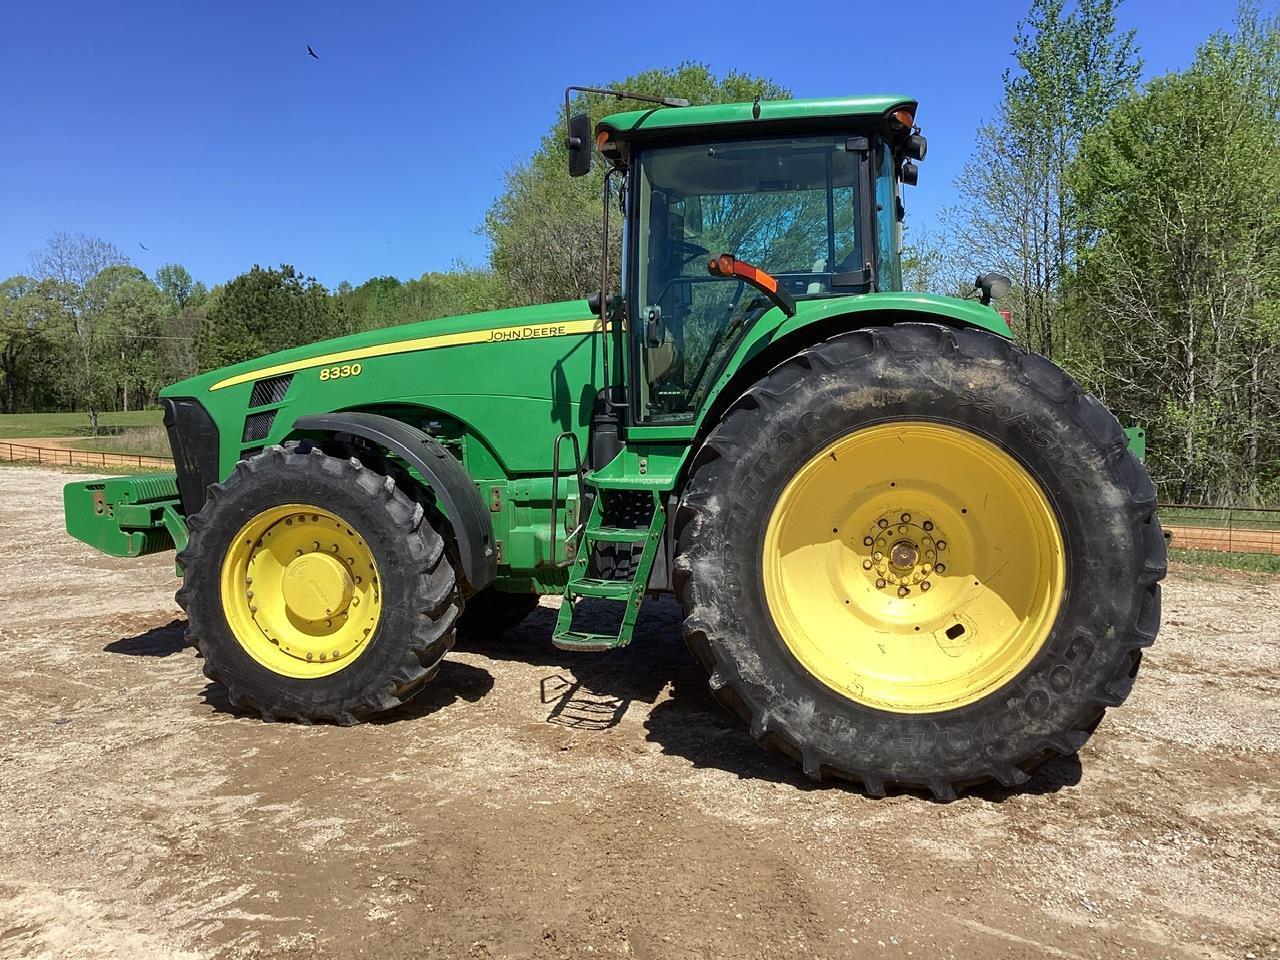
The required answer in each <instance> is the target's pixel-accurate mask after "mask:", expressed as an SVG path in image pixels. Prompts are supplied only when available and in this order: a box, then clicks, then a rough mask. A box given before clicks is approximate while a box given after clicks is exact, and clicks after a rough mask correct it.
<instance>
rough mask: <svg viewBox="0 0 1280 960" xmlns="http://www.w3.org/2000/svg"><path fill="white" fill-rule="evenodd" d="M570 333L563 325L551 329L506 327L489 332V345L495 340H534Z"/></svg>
mask: <svg viewBox="0 0 1280 960" xmlns="http://www.w3.org/2000/svg"><path fill="white" fill-rule="evenodd" d="M566 333H568V331H567V330H566V329H565V325H564V324H563V323H561V324H556V325H555V326H551V327H504V328H503V329H501V330H490V331H489V340H488V342H489V343H492V342H493V341H495V340H532V339H534V338H535V337H563V336H564V335H565V334H566Z"/></svg>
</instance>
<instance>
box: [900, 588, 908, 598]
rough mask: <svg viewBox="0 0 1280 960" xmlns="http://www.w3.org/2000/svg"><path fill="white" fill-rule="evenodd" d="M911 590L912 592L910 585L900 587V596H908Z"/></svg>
mask: <svg viewBox="0 0 1280 960" xmlns="http://www.w3.org/2000/svg"><path fill="white" fill-rule="evenodd" d="M910 592H911V590H910V588H908V587H899V588H898V596H900V597H905V596H906V595H907V594H908V593H910Z"/></svg>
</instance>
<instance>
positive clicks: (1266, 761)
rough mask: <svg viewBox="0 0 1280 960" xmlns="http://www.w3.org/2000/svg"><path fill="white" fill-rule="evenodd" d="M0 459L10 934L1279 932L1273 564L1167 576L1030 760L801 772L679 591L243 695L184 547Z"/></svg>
mask: <svg viewBox="0 0 1280 960" xmlns="http://www.w3.org/2000/svg"><path fill="white" fill-rule="evenodd" d="M67 479H68V477H67V476H66V475H65V474H63V473H56V472H52V471H41V470H36V469H29V468H13V467H9V468H0V560H3V569H4V572H5V575H4V577H3V578H2V579H0V610H2V611H3V616H2V617H0V956H3V957H49V958H58V960H63V958H68V960H73V958H128V960H149V958H158V957H176V958H204V957H216V958H282V960H291V958H303V957H307V958H310V957H324V958H343V960H346V958H355V957H379V958H391V960H394V958H415V960H416V958H424V957H468V958H487V957H534V958H554V957H569V958H575V960H577V958H583V957H588V956H591V957H640V958H645V957H708V958H731V960H734V958H742V960H747V958H751V960H755V958H771V957H806V958H807V957H879V956H889V957H957V958H983V957H1002V958H1003V957H1027V958H1030V957H1037V958H1038V957H1044V956H1050V957H1105V958H1115V957H1143V958H1146V957H1151V958H1157V957H1177V958H1181V957H1233V958H1256V960H1264V958H1268V957H1271V956H1274V955H1276V954H1277V951H1278V950H1280V710H1277V706H1278V704H1280V700H1278V699H1277V696H1278V695H1280V644H1277V642H1276V623H1277V622H1280V592H1277V587H1280V578H1270V579H1268V578H1259V577H1245V576H1234V575H1231V574H1221V573H1212V574H1210V573H1203V572H1199V571H1195V570H1182V571H1176V572H1175V573H1174V574H1173V575H1171V576H1170V578H1169V580H1168V581H1167V592H1166V594H1165V597H1166V602H1165V627H1164V632H1163V634H1162V636H1161V639H1160V641H1159V643H1158V644H1157V645H1156V646H1155V647H1154V648H1153V649H1152V650H1151V651H1150V653H1149V654H1148V657H1147V660H1146V662H1145V664H1144V667H1143V673H1142V675H1141V676H1140V678H1139V682H1138V684H1137V686H1136V688H1135V691H1134V694H1133V696H1132V698H1131V699H1130V701H1129V703H1128V704H1127V705H1126V707H1125V708H1123V709H1121V710H1119V711H1114V712H1113V713H1111V714H1110V715H1109V716H1108V717H1107V719H1106V720H1105V721H1104V722H1103V725H1102V726H1101V727H1100V728H1099V730H1098V732H1097V734H1096V735H1095V736H1094V738H1093V740H1092V741H1090V743H1089V745H1088V746H1087V747H1086V748H1085V749H1084V751H1083V752H1082V754H1081V755H1080V757H1079V759H1078V760H1074V759H1073V760H1070V761H1066V760H1060V761H1055V762H1053V763H1051V764H1049V765H1048V766H1047V767H1045V768H1044V769H1043V770H1042V771H1041V772H1040V774H1039V775H1037V776H1036V778H1035V779H1034V780H1033V781H1032V782H1031V784H1030V789H1026V790H1024V791H1022V792H1020V793H1015V794H1011V795H1010V794H1006V793H1004V792H1001V791H997V790H988V791H986V792H984V793H982V794H980V795H977V796H968V797H965V798H963V799H961V800H959V801H958V802H956V803H952V804H949V805H942V804H936V803H933V802H931V801H928V800H925V799H922V798H920V797H917V796H913V795H898V796H891V797H889V798H887V799H884V800H878V801H877V800H873V799H870V798H868V797H866V796H863V795H862V794H860V793H858V792H856V791H853V790H850V789H846V788H841V787H815V786H813V785H811V784H809V783H808V782H807V781H804V780H803V779H802V778H801V777H800V776H798V775H797V774H796V773H795V772H793V770H792V769H791V767H790V766H788V765H785V764H783V763H780V762H778V761H775V760H774V759H772V758H770V757H769V756H768V755H766V754H765V753H763V752H762V751H761V750H759V748H757V747H756V746H755V744H754V743H752V742H751V740H750V739H749V737H748V736H747V734H746V732H745V731H744V730H742V729H741V728H740V727H739V726H738V725H737V723H736V722H734V721H732V720H731V719H730V718H729V717H728V716H727V715H726V714H725V713H723V712H722V711H721V710H720V709H719V707H717V706H716V704H715V703H714V702H713V701H712V700H711V699H710V697H709V696H708V694H707V693H706V692H705V684H704V679H703V677H702V676H701V675H700V671H699V668H698V667H697V666H696V665H694V664H693V663H692V661H691V660H690V659H689V657H688V655H687V654H686V652H685V650H684V648H683V646H682V644H681V641H680V639H679V634H678V617H677V613H676V609H675V607H674V605H673V604H672V603H671V602H670V601H663V602H653V603H651V604H650V605H649V607H648V608H647V609H646V611H645V614H644V616H643V619H642V625H641V627H640V629H639V630H638V631H637V635H636V639H635V642H634V643H633V645H632V646H631V647H629V648H627V649H626V650H623V651H619V652H616V653H613V654H599V655H587V654H577V655H575V654H566V653H561V652H558V651H556V650H555V649H553V648H552V647H551V645H550V643H549V642H548V635H549V632H550V627H551V619H552V611H551V610H550V609H547V608H544V609H542V610H540V611H539V612H538V613H537V614H535V616H534V617H533V618H531V619H530V620H529V621H528V622H527V623H526V624H525V625H524V626H523V627H521V628H520V629H518V630H516V631H514V632H513V633H512V634H511V635H509V636H508V637H506V638H492V639H487V640H483V641H480V642H473V643H472V644H470V645H469V646H468V647H467V648H466V649H462V650H459V651H457V652H456V653H455V654H453V655H452V656H451V657H450V658H449V661H448V662H447V664H446V666H445V667H444V669H443V671H442V673H441V675H440V677H439V678H438V679H437V681H436V682H435V684H434V685H433V686H432V687H431V688H430V689H429V690H428V691H427V692H426V693H424V694H423V695H422V696H421V697H420V698H419V699H418V700H417V701H415V702H414V703H413V704H412V705H411V708H406V709H404V710H402V711H401V712H399V713H398V714H396V715H393V716H391V717H389V718H387V720H386V721H385V722H380V723H376V724H367V725H365V726H360V727H353V728H347V729H341V728H333V727H311V728H306V727H301V726H296V725H292V724H272V725H268V724H264V723H262V722H260V721H258V720H256V719H251V718H248V717H243V716H237V715H236V714H235V713H233V712H230V711H229V709H228V707H227V704H226V703H225V701H224V699H223V698H222V696H221V694H220V692H219V690H218V689H216V688H213V687H211V686H210V685H208V684H207V683H206V681H205V679H204V677H203V676H202V674H201V673H200V667H199V662H198V661H197V660H196V658H195V657H194V655H193V653H192V651H190V650H189V649H185V648H184V645H183V639H182V626H183V625H182V622H181V620H180V619H179V614H178V609H177V607H176V605H175V604H174V601H173V591H174V587H175V582H174V579H173V567H172V562H171V558H170V557H168V556H160V557H149V558H146V559H144V560H140V561H118V560H111V559H107V558H104V557H101V556H98V555H96V554H94V553H93V552H92V551H91V550H90V549H89V548H87V547H84V546H82V545H79V544H77V543H75V542H74V541H72V540H70V539H69V538H68V537H67V536H66V535H65V534H64V533H63V532H62V526H61V499H60V488H61V485H62V483H63V482H65V481H66V480H67Z"/></svg>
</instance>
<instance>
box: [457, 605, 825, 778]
mask: <svg viewBox="0 0 1280 960" xmlns="http://www.w3.org/2000/svg"><path fill="white" fill-rule="evenodd" d="M606 602H607V601H606ZM608 609H609V608H608V607H604V608H603V611H602V616H603V615H606V614H607V611H608ZM583 614H585V616H586V617H587V618H589V617H590V616H591V614H590V612H588V611H585V610H583V611H582V613H581V614H579V616H582V615H583ZM555 618H556V611H555V609H553V608H551V607H545V606H544V607H539V608H538V609H537V610H535V611H534V612H533V613H532V614H530V615H529V617H528V619H527V620H525V621H524V622H523V623H522V624H520V625H519V626H518V627H515V628H513V629H511V630H509V631H507V633H505V634H500V635H493V636H483V637H477V636H474V635H472V636H467V637H463V638H459V641H458V645H457V648H456V649H457V650H458V651H459V652H461V653H474V654H479V655H481V656H484V657H487V658H489V659H492V660H497V661H507V662H513V663H517V662H518V663H523V664H527V665H529V666H533V667H538V668H545V669H546V671H547V672H546V673H545V674H544V675H543V676H542V677H540V678H539V682H538V689H537V695H538V697H539V700H540V702H541V704H542V705H543V706H544V707H545V708H546V711H547V712H546V721H547V722H548V723H552V724H556V725H559V726H563V727H566V728H568V729H571V730H576V731H582V732H586V733H589V732H601V731H605V730H609V729H611V728H613V727H616V726H618V724H619V723H621V722H622V720H623V718H624V717H625V716H626V715H627V714H628V712H629V711H630V710H631V709H632V707H633V705H636V704H643V705H646V707H644V708H643V709H644V710H645V711H646V712H645V718H644V727H645V731H646V735H647V736H646V739H647V740H649V741H650V742H652V743H656V744H658V745H659V746H660V747H661V749H662V752H663V753H665V754H669V755H672V756H679V757H683V758H684V759H686V760H688V761H689V762H691V763H692V764H693V765H694V766H695V767H697V768H713V769H718V770H724V771H727V772H729V773H732V774H734V775H735V776H737V777H740V778H743V779H748V778H749V779H753V780H768V781H771V782H777V783H786V784H788V785H790V786H793V787H795V788H796V789H799V790H810V789H814V788H815V787H817V786H818V785H817V784H814V783H812V782H811V781H810V780H808V779H807V778H806V777H805V776H804V775H803V774H802V773H800V772H799V771H798V770H796V769H793V767H792V766H791V764H790V763H787V762H784V761H781V760H779V759H778V758H776V757H773V756H772V755H770V754H769V753H767V752H765V751H764V750H762V749H761V748H760V747H759V746H758V745H757V744H756V743H755V741H753V740H752V739H751V737H750V736H749V734H748V733H747V731H746V729H745V727H743V726H742V725H741V724H740V723H739V722H738V721H737V719H736V718H735V717H732V716H731V715H730V714H729V713H727V712H726V711H725V710H724V708H723V707H721V706H720V705H719V704H718V703H716V701H715V700H714V699H713V698H712V696H711V692H710V690H709V689H708V688H707V676H706V673H705V672H704V671H703V669H702V667H701V666H700V665H698V664H697V663H696V662H695V661H694V659H693V656H692V654H690V653H689V651H688V649H687V648H686V647H685V645H684V640H683V639H682V638H681V635H680V623H681V620H682V617H681V614H680V608H679V607H678V606H677V605H676V603H675V601H674V600H672V599H670V598H668V597H662V598H660V599H649V600H646V601H645V605H644V609H643V611H642V613H641V615H640V618H639V621H638V623H637V626H636V631H635V636H634V637H633V639H632V641H631V644H630V645H629V646H626V647H623V648H622V649H620V650H612V651H609V652H607V653H574V652H572V651H566V650H557V649H556V648H555V647H553V646H552V645H551V633H552V631H553V629H554V626H555ZM589 629H599V630H601V632H604V630H606V629H608V626H607V625H605V624H589Z"/></svg>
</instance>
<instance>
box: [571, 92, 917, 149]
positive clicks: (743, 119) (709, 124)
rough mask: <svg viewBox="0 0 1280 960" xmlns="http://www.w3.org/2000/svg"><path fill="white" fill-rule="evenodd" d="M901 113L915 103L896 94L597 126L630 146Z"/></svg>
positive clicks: (652, 113) (695, 111)
mask: <svg viewBox="0 0 1280 960" xmlns="http://www.w3.org/2000/svg"><path fill="white" fill-rule="evenodd" d="M902 108H906V109H908V110H910V111H911V113H912V114H914V113H915V109H916V101H915V100H913V99H912V98H911V97H904V96H896V95H893V94H871V95H867V96H861V97H822V98H818V99H812V100H761V101H759V115H758V116H757V115H756V113H755V109H756V104H755V103H754V102H752V101H750V100H748V101H745V102H742V103H710V104H705V105H702V106H697V107H655V108H650V109H647V110H629V111H627V112H626V113H615V114H612V115H610V116H607V117H605V118H604V119H603V120H601V121H600V122H599V123H598V124H596V132H597V134H599V133H601V132H608V133H609V134H610V137H611V139H616V140H620V141H624V142H625V141H629V140H637V139H642V138H644V137H645V135H646V134H653V135H658V136H662V135H667V136H670V135H672V134H675V135H680V134H683V133H686V132H687V133H692V132H693V131H694V130H695V129H697V128H703V127H705V128H720V127H732V126H742V127H750V126H752V125H756V124H768V125H770V126H771V125H773V124H775V123H783V122H787V121H798V122H804V121H812V122H819V123H822V122H826V123H833V122H839V121H841V120H867V119H879V118H881V117H885V116H887V115H888V114H890V113H891V112H892V111H893V110H897V109H902Z"/></svg>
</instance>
